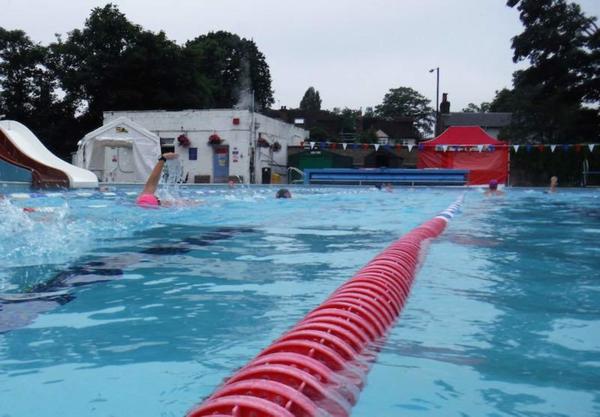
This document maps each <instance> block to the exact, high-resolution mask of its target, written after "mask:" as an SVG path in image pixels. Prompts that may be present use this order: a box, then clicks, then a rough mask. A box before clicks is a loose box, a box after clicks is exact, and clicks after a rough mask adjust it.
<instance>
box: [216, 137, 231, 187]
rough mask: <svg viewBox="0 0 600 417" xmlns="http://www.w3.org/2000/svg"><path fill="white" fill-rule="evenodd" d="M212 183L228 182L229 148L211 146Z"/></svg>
mask: <svg viewBox="0 0 600 417" xmlns="http://www.w3.org/2000/svg"><path fill="white" fill-rule="evenodd" d="M213 152H214V153H213V182H217V183H226V182H227V181H228V180H229V146H213Z"/></svg>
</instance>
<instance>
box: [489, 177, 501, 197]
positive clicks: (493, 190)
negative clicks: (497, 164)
mask: <svg viewBox="0 0 600 417" xmlns="http://www.w3.org/2000/svg"><path fill="white" fill-rule="evenodd" d="M503 194H504V193H503V192H502V191H500V190H499V189H498V181H496V180H490V183H489V187H488V189H487V190H486V192H485V195H503Z"/></svg>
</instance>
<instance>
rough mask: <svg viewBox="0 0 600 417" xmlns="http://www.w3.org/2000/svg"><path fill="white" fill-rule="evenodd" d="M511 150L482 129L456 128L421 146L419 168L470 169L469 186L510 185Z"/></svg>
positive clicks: (472, 127) (471, 127)
mask: <svg viewBox="0 0 600 417" xmlns="http://www.w3.org/2000/svg"><path fill="white" fill-rule="evenodd" d="M508 158H509V149H508V146H507V144H506V143H504V142H501V141H499V140H497V139H495V138H493V137H492V136H490V135H488V134H487V133H486V132H485V131H484V130H483V129H482V128H481V127H479V126H452V127H449V128H448V129H446V130H445V131H444V133H442V134H441V135H439V136H438V137H437V138H434V139H431V140H428V141H425V142H422V143H421V144H420V145H419V161H418V163H417V168H449V169H468V170H469V171H470V172H469V182H468V184H469V185H480V184H488V183H489V182H490V180H496V181H498V184H506V182H507V180H508V161H509V159H508Z"/></svg>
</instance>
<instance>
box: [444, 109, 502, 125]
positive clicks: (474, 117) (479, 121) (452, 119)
mask: <svg viewBox="0 0 600 417" xmlns="http://www.w3.org/2000/svg"><path fill="white" fill-rule="evenodd" d="M511 117H512V113H499V112H492V113H467V112H463V113H447V114H442V122H443V124H444V126H481V127H484V128H486V127H487V128H490V127H504V126H508V125H509V124H510V121H511Z"/></svg>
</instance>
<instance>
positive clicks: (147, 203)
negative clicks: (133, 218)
mask: <svg viewBox="0 0 600 417" xmlns="http://www.w3.org/2000/svg"><path fill="white" fill-rule="evenodd" d="M135 203H136V204H137V205H138V206H140V207H143V208H159V207H160V200H159V199H158V198H156V196H155V195H154V194H142V195H141V196H139V197H138V199H137V200H136V201H135Z"/></svg>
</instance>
